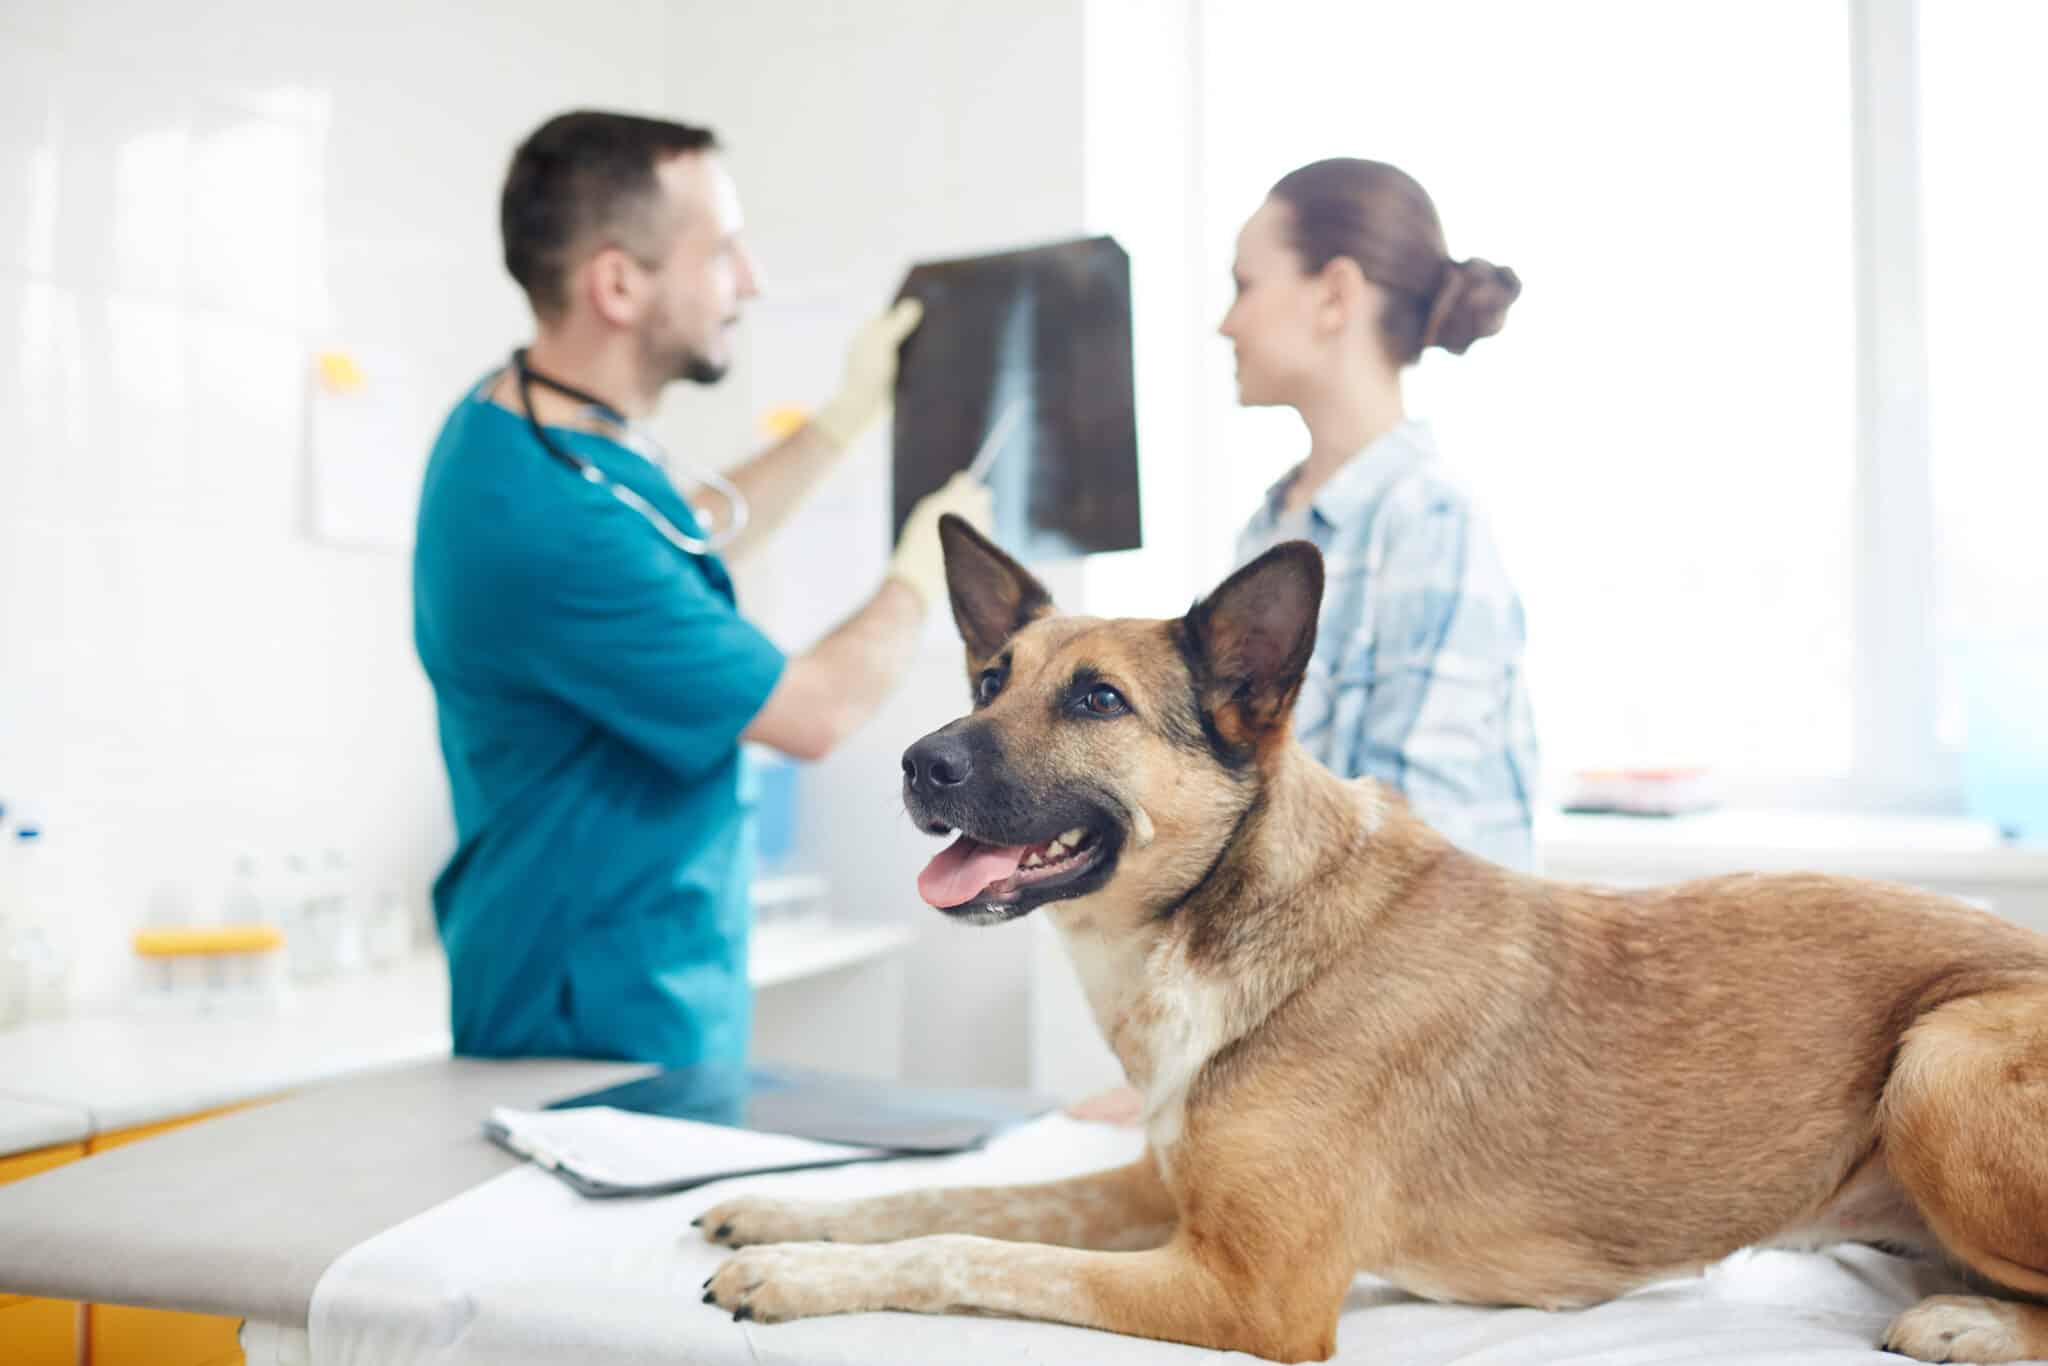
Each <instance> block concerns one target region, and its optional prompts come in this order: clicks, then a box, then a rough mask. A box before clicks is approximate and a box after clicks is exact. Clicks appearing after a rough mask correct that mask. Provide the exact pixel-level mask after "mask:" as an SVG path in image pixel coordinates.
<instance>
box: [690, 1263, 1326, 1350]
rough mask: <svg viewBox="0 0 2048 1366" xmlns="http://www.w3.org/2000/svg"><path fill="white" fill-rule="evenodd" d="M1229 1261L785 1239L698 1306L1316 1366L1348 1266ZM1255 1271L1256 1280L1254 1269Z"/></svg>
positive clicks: (723, 1280)
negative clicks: (1140, 1342) (871, 1319)
mask: <svg viewBox="0 0 2048 1366" xmlns="http://www.w3.org/2000/svg"><path fill="white" fill-rule="evenodd" d="M1315 1262H1316V1259H1311V1258H1303V1259H1298V1260H1297V1261H1296V1262H1295V1263H1293V1264H1291V1265H1288V1266H1286V1267H1262V1268H1257V1269H1256V1272H1255V1269H1254V1268H1252V1267H1249V1266H1245V1265H1242V1264H1239V1265H1235V1266H1233V1264H1232V1262H1231V1260H1230V1259H1229V1258H1219V1257H1216V1256H1205V1255H1203V1248H1202V1246H1201V1245H1200V1244H1198V1243H1197V1242H1196V1241H1194V1240H1192V1239H1190V1238H1188V1237H1187V1236H1185V1233H1183V1235H1182V1236H1180V1237H1176V1238H1175V1239H1174V1240H1173V1241H1171V1242H1169V1243H1168V1244H1167V1245H1166V1246H1164V1247H1159V1248H1153V1249H1151V1250H1148V1251H1144V1252H1089V1251H1082V1250H1077V1249H1074V1248H1060V1247H1046V1246H1041V1245H1038V1244H1031V1243H1005V1242H997V1241H994V1240H992V1239H988V1238H976V1237H965V1236H961V1235H957V1234H941V1235H938V1236H935V1237H930V1238H912V1239H910V1240H908V1241H905V1242H900V1243H884V1244H878V1245H875V1246H870V1247H842V1246H836V1245H832V1244H826V1243H784V1244H780V1245H777V1246H771V1247H750V1248H746V1249H743V1250H742V1251H740V1252H737V1253H735V1254H734V1255H733V1256H732V1257H731V1258H730V1259H729V1260H728V1261H727V1262H726V1263H725V1265H724V1266H722V1267H720V1268H719V1269H718V1271H717V1272H716V1273H714V1274H713V1276H712V1277H711V1279H710V1280H709V1281H707V1282H706V1283H705V1285H706V1289H705V1294H704V1299H705V1302H706V1303H710V1304H716V1305H718V1306H719V1307H721V1308H723V1309H728V1310H730V1311H732V1314H733V1316H734V1317H735V1318H741V1319H755V1320H759V1321H761V1322H764V1323H773V1322H777V1321H780V1320H784V1319H794V1318H805V1317H809V1316H811V1315H814V1314H847V1313H858V1312H862V1311H866V1310H876V1309H900V1310H910V1311H913V1312H917V1313H926V1314H942V1313H956V1312H967V1313H986V1314H1007V1315H1012V1316H1015V1317H1018V1318H1030V1319H1043V1320H1047V1321H1049V1322H1053V1323H1070V1324H1076V1325H1078V1326H1080V1327H1084V1328H1100V1329H1106V1330H1108V1331H1110V1332H1114V1333H1128V1334H1131V1335H1133V1336H1137V1337H1148V1338H1159V1339H1163V1340H1165V1341H1169V1342H1186V1343H1192V1344H1194V1345H1195V1346H1198V1347H1210V1348H1215V1349H1219V1350H1224V1351H1243V1352H1251V1353H1253V1354H1255V1355H1258V1356H1263V1357H1267V1358H1270V1359H1272V1360H1275V1361H1320V1360H1323V1359H1325V1358H1327V1357H1328V1356H1329V1355H1330V1354H1331V1353H1332V1352H1333V1351H1335V1350H1336V1343H1337V1314H1338V1310H1339V1309H1340V1308H1341V1306H1342V1303H1343V1298H1344V1288H1345V1286H1347V1285H1348V1284H1349V1283H1350V1280H1351V1268H1350V1267H1348V1266H1344V1265H1342V1264H1341V1263H1340V1262H1339V1261H1337V1260H1333V1259H1331V1258H1327V1257H1325V1258H1322V1259H1321V1264H1314V1263H1315ZM1256 1273H1263V1274H1256Z"/></svg>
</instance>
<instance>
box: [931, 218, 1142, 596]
mask: <svg viewBox="0 0 2048 1366" xmlns="http://www.w3.org/2000/svg"><path fill="white" fill-rule="evenodd" d="M901 297H905V298H914V299H918V300H920V301H921V302H922V303H923V304H924V321H923V322H922V323H920V324H919V325H918V329H917V330H916V331H915V332H913V333H911V334H910V339H909V340H908V341H906V342H905V343H904V345H903V357H902V365H901V368H900V369H899V370H898V372H897V380H896V448H895V489H894V497H893V499H892V503H893V506H892V510H891V511H892V517H893V521H892V529H893V532H894V533H896V534H900V533H901V532H902V530H903V523H904V520H905V519H906V518H908V517H909V515H910V509H911V506H912V505H913V504H915V503H916V502H917V500H918V499H919V498H922V497H923V496H924V495H925V494H927V493H930V492H931V491H932V490H933V489H935V488H937V487H938V486H939V485H941V484H943V483H945V482H946V480H948V479H950V478H951V477H952V476H953V475H954V474H956V473H958V472H959V471H961V470H963V469H967V468H968V467H969V466H970V465H973V466H974V467H975V470H976V473H977V474H980V475H981V476H982V478H983V479H984V480H985V481H986V482H987V483H988V485H989V487H990V489H991V490H993V492H994V494H995V539H996V541H997V543H998V544H1000V545H1001V546H1002V547H1003V548H1004V549H1005V550H1007V551H1009V552H1010V553H1011V554H1013V555H1015V556H1017V557H1018V558H1019V559H1021V560H1026V561H1045V560H1059V559H1070V558H1073V557H1075V556H1079V555H1090V554H1095V553H1097V552H1100V551H1108V550H1131V549H1135V548H1136V547H1137V546H1138V544H1139V529H1138V433H1137V420H1136V415H1135V412H1134V410H1133V404H1132V387H1131V262H1130V257H1128V256H1126V255H1125V254H1124V249H1123V248H1122V247H1120V246H1118V245H1117V243H1116V241H1115V239H1114V238H1109V237H1091V238H1085V239H1082V240H1079V241H1073V242H1061V243H1057V244H1054V245H1052V246H1046V247H1035V248H1032V249H1030V250H1028V251H1013V252H1006V253H1004V254H1002V255H999V256H975V257H968V258H965V259H961V260H956V261H934V262H929V263H926V264H923V265H919V266H917V267H916V268H915V269H913V270H912V271H911V272H910V276H909V278H908V279H906V280H905V281H904V284H903V289H902V293H901Z"/></svg>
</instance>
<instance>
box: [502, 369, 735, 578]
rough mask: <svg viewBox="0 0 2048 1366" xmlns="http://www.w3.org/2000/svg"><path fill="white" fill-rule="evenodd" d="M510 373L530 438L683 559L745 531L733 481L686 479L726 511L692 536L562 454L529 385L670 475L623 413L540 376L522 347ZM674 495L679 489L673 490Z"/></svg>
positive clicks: (658, 451)
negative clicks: (580, 412) (578, 407)
mask: <svg viewBox="0 0 2048 1366" xmlns="http://www.w3.org/2000/svg"><path fill="white" fill-rule="evenodd" d="M512 373H513V374H514V375H515V376H517V377H518V381H519V406H520V407H522V408H524V409H525V410H526V425H527V426H528V427H530V428H531V429H532V430H533V436H534V439H535V440H536V441H538V442H540V444H541V447H542V448H543V449H544V450H546V451H547V453H548V454H549V455H552V456H553V457H555V459H557V460H559V461H561V462H562V463H563V464H565V465H567V466H568V467H569V468H570V469H572V470H574V471H575V472H576V473H577V474H578V475H580V476H581V477H582V478H583V480H584V481H585V482H586V483H591V484H595V485H597V486H598V487H599V488H601V489H603V490H604V491H605V492H606V493H609V494H610V495H611V496H612V497H614V498H616V499H618V500H619V501H620V502H621V503H624V504H625V505H626V506H627V507H629V508H631V509H633V511H635V512H637V513H639V514H640V515H641V516H642V517H644V518H646V519H647V522H648V525H650V526H652V527H653V528H654V529H655V530H656V531H658V532H660V533H661V537H662V539H663V540H665V541H667V542H668V543H669V544H670V545H672V546H674V547H675V548H676V549H678V550H680V551H682V552H683V553H684V554H685V555H711V554H715V553H717V552H718V551H720V550H723V549H724V548H725V547H726V546H729V545H731V544H732V543H733V539H734V538H735V537H737V536H738V535H739V534H740V533H741V532H742V531H745V530H746V529H747V515H748V510H747V497H746V495H745V494H743V493H741V492H740V491H739V489H738V488H736V487H734V485H733V482H732V481H731V480H730V479H727V478H726V477H725V476H724V475H722V474H719V473H717V472H715V471H711V470H706V471H704V472H702V473H700V474H696V475H693V476H691V477H692V478H693V479H694V480H695V481H696V482H697V483H699V484H702V485H704V486H705V487H707V488H709V489H710V490H711V491H712V492H714V493H716V494H717V495H718V496H719V497H721V498H723V499H725V505H726V508H727V509H728V511H727V517H726V524H725V525H724V526H723V527H721V528H719V530H718V531H717V532H715V533H714V534H712V535H711V536H708V537H705V536H692V535H690V534H689V533H688V532H686V531H684V530H683V529H682V528H681V527H679V526H677V525H676V524H675V523H674V522H672V521H670V520H669V519H668V517H667V516H666V515H665V514H664V513H663V512H662V510H661V509H660V508H658V507H656V506H654V504H652V503H650V502H648V501H647V500H646V499H645V498H642V497H641V496H640V495H639V494H637V493H635V492H633V490H631V489H629V488H627V487H626V486H625V485H623V484H620V483H616V482H614V481H613V480H612V478H611V477H610V476H609V475H607V474H606V473H605V472H604V471H603V470H601V469H599V468H598V467H597V466H595V465H593V464H591V463H590V462H589V461H588V460H585V459H583V458H582V457H581V456H579V455H577V454H576V453H575V452H574V451H570V450H564V449H563V448H562V447H561V446H560V445H558V444H556V442H555V440H554V438H552V437H550V436H549V435H548V431H547V428H545V427H543V426H541V425H540V419H539V418H537V417H535V416H534V415H533V386H534V385H536V384H538V385H541V386H543V387H544V388H548V389H552V390H554V391H555V392H556V393H558V394H560V395H561V396H562V397H564V398H568V399H574V400H575V401H576V402H578V403H581V404H583V405H585V408H586V410H587V411H586V414H585V416H586V417H590V418H595V419H597V420H598V421H600V422H603V423H605V424H607V425H608V426H611V427H613V428H616V429H617V431H618V433H619V435H618V437H617V438H616V439H617V440H618V442H619V444H620V445H622V446H624V447H625V448H626V449H627V450H629V451H632V452H633V453H634V454H636V455H639V456H642V457H643V458H645V459H648V460H651V461H652V462H653V463H654V464H655V465H656V466H658V467H659V468H660V470H661V472H662V473H663V474H665V475H667V476H668V477H669V480H670V482H674V480H675V472H674V471H673V470H672V469H671V468H670V466H669V459H668V452H666V451H664V450H663V449H662V448H661V445H660V443H659V442H657V441H656V440H655V439H654V438H653V437H651V436H649V435H647V434H646V433H645V432H643V431H641V430H640V429H639V428H637V427H635V426H634V425H633V424H632V423H631V422H629V421H627V419H626V415H625V414H624V413H621V412H620V411H619V410H618V409H616V408H614V407H612V405H611V404H609V403H606V402H605V401H604V400H603V399H601V398H599V397H598V396H597V395H595V394H591V393H586V392H584V391H583V390H581V389H578V388H575V387H574V386H572V385H569V384H564V383H563V382H562V381H561V380H558V379H556V378H554V377H553V376H552V375H544V374H542V373H541V372H540V371H538V370H536V369H534V368H533V367H532V366H530V365H528V364H527V363H526V348H525V347H523V346H522V347H520V348H519V349H518V350H516V351H514V352H513V353H512ZM678 492H680V490H678Z"/></svg>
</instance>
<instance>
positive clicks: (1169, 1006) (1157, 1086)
mask: <svg viewBox="0 0 2048 1366" xmlns="http://www.w3.org/2000/svg"><path fill="white" fill-rule="evenodd" d="M1062 930H1063V937H1064V938H1065V940H1066V944H1067V951H1068V953H1069V954H1070V955H1071V957H1072V958H1073V961H1074V968H1075V971H1076V973H1077V974H1078V975H1079V977H1080V979H1081V988H1082V991H1083V992H1084V993H1086V995H1087V997H1088V1004H1089V1008H1090V1009H1091V1010H1092V1011H1093V1013H1094V1015H1095V1023H1096V1026H1097V1027H1098V1028H1099V1029H1101V1031H1102V1036H1103V1038H1104V1039H1105V1040H1107V1041H1108V1043H1109V1046H1110V1050H1111V1051H1112V1052H1114V1053H1115V1054H1116V1056H1117V1061H1118V1062H1120V1063H1122V1064H1123V1068H1124V1075H1125V1076H1126V1077H1127V1078H1129V1080H1130V1083H1131V1085H1132V1086H1134V1087H1136V1088H1137V1089H1138V1090H1139V1091H1140V1092H1141V1093H1142V1094H1143V1096H1144V1115H1145V1129H1146V1133H1147V1136H1148V1137H1149V1138H1150V1139H1151V1143H1152V1148H1153V1150H1154V1152H1155V1153H1157V1154H1158V1155H1159V1158H1160V1160H1161V1161H1162V1162H1164V1161H1166V1160H1167V1155H1168V1149H1170V1148H1171V1147H1172V1146H1173V1145H1174V1143H1175V1142H1177V1141H1178V1140H1179V1138H1180V1133H1181V1121H1182V1116H1183V1113H1184V1111H1185V1109H1186V1106H1187V1098H1188V1089H1189V1087H1190V1086H1191V1085H1192V1084H1193V1083H1194V1080H1195V1078H1196V1076H1197V1075H1199V1074H1200V1072H1201V1070H1202V1068H1203V1066H1204V1065H1205V1064H1207V1063H1208V1061H1209V1059H1210V1058H1211V1057H1213V1056H1215V1054H1216V1051H1217V1050H1218V1049H1219V1048H1221V1047H1222V1046H1223V1044H1224V1043H1225V1042H1226V1041H1227V1039H1228V1036H1229V1030H1228V1019H1229V1014H1230V1012H1229V995H1228V991H1227V988H1226V987H1225V985H1224V984H1223V983H1221V982H1219V981H1217V980H1215V979H1213V978H1211V977H1209V976H1208V975H1206V974H1204V973H1200V972H1196V971H1194V970H1193V969H1191V968H1189V967H1188V966H1187V964H1186V962H1185V960H1184V958H1183V957H1182V955H1181V954H1180V952H1179V950H1178V948H1176V947H1174V946H1171V945H1160V944H1157V943H1156V942H1155V943H1146V942H1143V941H1142V940H1141V939H1139V938H1138V937H1137V936H1131V937H1127V938H1123V939H1113V938H1111V937H1109V936H1108V935H1104V934H1091V933H1086V932H1081V933H1076V932H1072V931H1067V930H1066V927H1064V926H1063V927H1062Z"/></svg>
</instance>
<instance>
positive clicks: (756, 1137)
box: [484, 1064, 1057, 1198]
mask: <svg viewBox="0 0 2048 1366" xmlns="http://www.w3.org/2000/svg"><path fill="white" fill-rule="evenodd" d="M1056 1105H1057V1102H1056V1101H1054V1100H1053V1099H1051V1098H1050V1097H1046V1096H1040V1095H1037V1094H1035V1093H1032V1092H1028V1091H1018V1090H1007V1089H997V1088H965V1087H949V1088H935V1087H915V1086H907V1085H903V1084H901V1083H897V1082H891V1081H878V1080H874V1079H871V1078H865V1077H854V1076H847V1075H843V1074H839V1073H831V1072H821V1071H814V1070H810V1069H804V1068H793V1067H744V1066H739V1065H720V1064H703V1065H699V1066H694V1067H682V1068H671V1069H668V1070H666V1071H661V1072H656V1073H654V1074H652V1075H651V1076H646V1077H642V1078H639V1079H637V1080H635V1081H629V1082H625V1083H622V1084H620V1085H617V1086H608V1087H605V1088H603V1089H601V1090H597V1091H589V1092H584V1093H582V1094H579V1095H574V1096H569V1097H567V1098H565V1099H562V1100H558V1101H555V1102H553V1103H552V1104H550V1105H548V1106H547V1107H545V1108H544V1109H542V1110H539V1111H518V1110H508V1109H504V1108H500V1109H497V1110H494V1111H492V1113H491V1116H490V1117H489V1119H487V1120H486V1122H485V1124H484V1133H485V1134H486V1135H487V1136H488V1137H489V1138H490V1139H491V1140H492V1141H493V1142H495V1143H497V1144H498V1145H499V1146H500V1147H503V1148H505V1149H506V1150H507V1151H509V1152H512V1153H514V1154H516V1155H518V1156H520V1157H524V1158H527V1159H529V1160H531V1161H533V1162H534V1163H535V1164H536V1165H538V1166H541V1167H543V1168H544V1169H546V1170H548V1171H550V1172H552V1173H554V1174H555V1175H556V1176H557V1177H559V1178H561V1179H562V1180H563V1181H565V1182H567V1183H568V1184H569V1185H570V1186H571V1187H573V1188H574V1189H576V1190H577V1191H579V1192H580V1193H582V1194H584V1195H587V1196H591V1197H593V1198H604V1197H612V1196H621V1195H655V1194H665V1193H668V1192H673V1191H679V1190H689V1189H691V1188H693V1187H695V1186H701V1185H705V1184H708V1183H709V1182H712V1181H724V1180H728V1179H730V1178H732V1177H738V1176H755V1175H762V1174H765V1173H768V1172H782V1171H801V1170H806V1169H809V1168H813V1167H830V1166H845V1165H848V1164H850V1163H855V1162H881V1161H889V1160H892V1159H897V1158H905V1157H935V1156H941V1155H945V1154H949V1153H958V1152H966V1151H968V1150H970V1149H973V1148H977V1147H980V1146H981V1145H982V1144H983V1143H985V1142H987V1141H988V1139H989V1138H991V1137H992V1136H994V1135H995V1134H997V1133H999V1132H1001V1131H1002V1130H1004V1129H1006V1128H1009V1127H1010V1126H1011V1125H1014V1124H1018V1123H1022V1122H1023V1121H1025V1120H1028V1119H1034V1118H1036V1117H1037V1116H1039V1115H1042V1114H1044V1113H1046V1112H1047V1111H1049V1110H1051V1109H1053V1108H1055V1106H1056ZM578 1111H582V1112H586V1113H584V1114H583V1115H578V1114H577V1113H576V1112H578ZM644 1143H654V1144H660V1143H668V1144H671V1145H672V1146H671V1148H669V1149H666V1150H663V1151H662V1153H660V1154H658V1155H652V1156H650V1155H649V1154H648V1153H647V1152H646V1150H645V1149H644V1147H643V1146H642V1145H643V1144H644ZM668 1152H672V1153H673V1159H672V1160H670V1159H669V1158H668V1157H667V1155H666V1154H667V1153H668Z"/></svg>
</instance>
